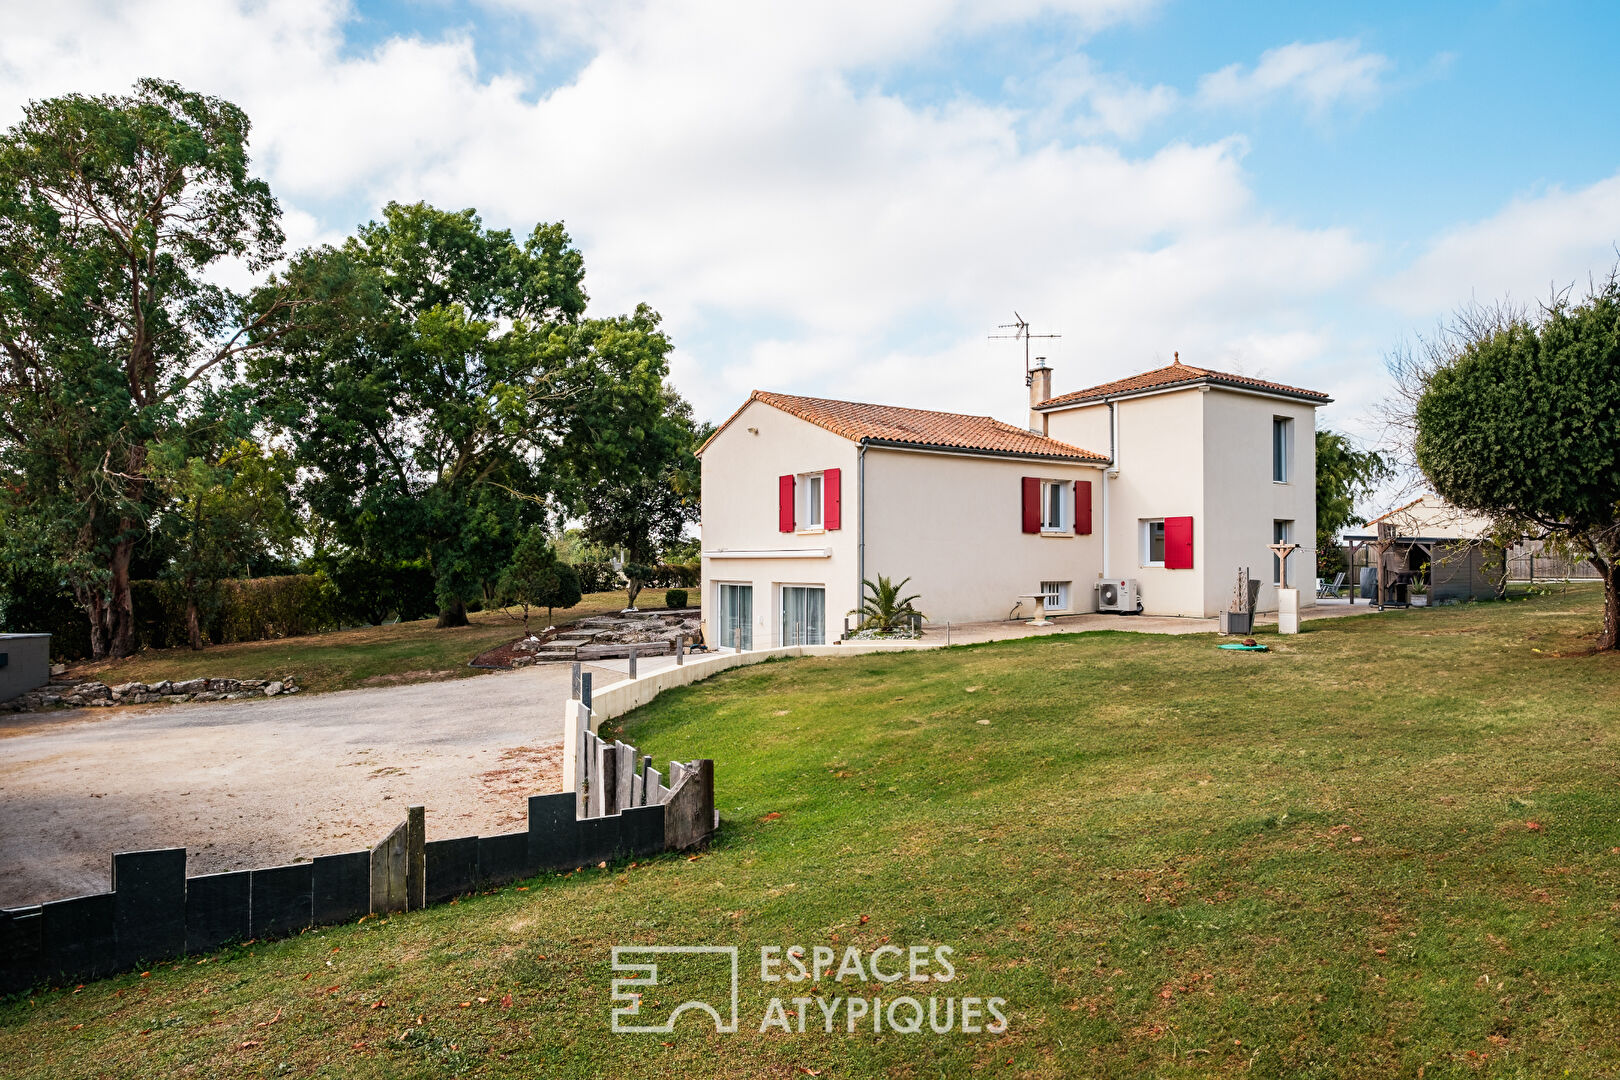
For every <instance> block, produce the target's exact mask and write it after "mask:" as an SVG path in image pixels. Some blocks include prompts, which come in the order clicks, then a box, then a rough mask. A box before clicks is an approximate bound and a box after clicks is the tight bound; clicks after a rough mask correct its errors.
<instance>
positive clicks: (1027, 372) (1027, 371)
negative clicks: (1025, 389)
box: [990, 311, 1063, 386]
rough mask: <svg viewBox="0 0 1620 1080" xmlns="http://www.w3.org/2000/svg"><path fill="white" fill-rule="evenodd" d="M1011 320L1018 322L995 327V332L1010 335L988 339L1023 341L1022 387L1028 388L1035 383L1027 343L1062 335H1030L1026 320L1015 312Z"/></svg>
mask: <svg viewBox="0 0 1620 1080" xmlns="http://www.w3.org/2000/svg"><path fill="white" fill-rule="evenodd" d="M1013 318H1014V319H1016V320H1018V321H1017V322H1010V323H1001V324H1000V325H998V326H997V327H996V329H997V330H1011V331H1012V333H1010V334H991V335H990V337H991V339H992V340H996V339H1011V340H1014V341H1017V340H1019V339H1022V340H1023V342H1024V385H1025V386H1029V385H1031V384H1032V383H1034V381H1035V371H1034V369H1033V368H1031V367H1030V365H1029V342H1030V339H1031V338H1060V337H1062V336H1063V335H1062V334H1032V333H1030V331H1029V322H1028V320H1026V319H1025V318H1024V317H1023V316H1022V315H1020V314H1018V312H1016V311H1015V312H1013ZM1039 359H1041V360H1045V359H1046V357H1044V356H1042V357H1039Z"/></svg>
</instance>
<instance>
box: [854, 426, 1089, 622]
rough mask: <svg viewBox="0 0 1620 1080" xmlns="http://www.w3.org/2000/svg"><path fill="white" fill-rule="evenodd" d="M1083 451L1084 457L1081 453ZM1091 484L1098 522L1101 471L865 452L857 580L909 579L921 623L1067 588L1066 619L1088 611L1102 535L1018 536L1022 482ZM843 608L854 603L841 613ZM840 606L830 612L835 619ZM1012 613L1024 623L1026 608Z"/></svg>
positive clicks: (1029, 611) (982, 612) (993, 613)
mask: <svg viewBox="0 0 1620 1080" xmlns="http://www.w3.org/2000/svg"><path fill="white" fill-rule="evenodd" d="M1088 449H1090V448H1089V447H1088ZM1026 476H1034V477H1039V478H1040V479H1043V480H1061V481H1065V482H1070V483H1072V482H1074V481H1077V480H1086V481H1090V482H1091V518H1092V523H1093V529H1094V530H1095V529H1096V528H1098V527H1100V525H1101V522H1102V470H1101V469H1098V468H1095V467H1091V466H1083V465H1075V464H1068V463H1063V464H1060V463H1058V462H1053V461H1042V460H1036V459H1009V458H993V457H984V456H979V455H971V454H960V455H958V454H935V453H919V452H914V451H907V450H893V449H887V448H879V447H873V448H870V449H868V450H867V452H866V521H867V525H866V577H867V579H868V580H870V581H876V580H877V578H878V575H880V574H882V575H885V576H887V577H890V578H892V579H894V580H895V581H899V580H900V579H901V578H905V577H909V578H911V583H910V584H909V585H907V586H906V590H905V591H906V593H908V594H910V593H916V594H918V599H917V608H918V610H920V611H921V612H922V613H923V614H924V615H927V616H928V618H929V620H930V622H931V623H933V624H936V625H942V624H944V623H945V622H946V621H950V622H978V621H984V620H989V619H1005V618H1006V617H1007V615H1008V613H1009V612H1011V611H1012V609H1013V605H1014V604H1016V603H1018V597H1019V596H1020V594H1023V593H1033V592H1036V591H1038V590H1039V589H1040V586H1041V582H1043V581H1068V582H1070V583H1071V584H1070V588H1069V607H1068V608H1067V610H1068V611H1071V612H1076V611H1095V610H1096V607H1097V596H1096V591H1095V590H1094V589H1093V585H1094V584H1095V582H1096V580H1097V574H1098V573H1099V571H1100V569H1101V566H1102V537H1101V534H1100V533H1098V532H1095V531H1094V532H1093V533H1092V534H1091V535H1089V536H1075V535H1073V533H1072V532H1071V533H1069V534H1062V535H1058V534H1043V533H1026V532H1024V531H1023V478H1024V477H1026ZM849 606H850V607H852V606H854V605H849ZM845 610H848V607H846V608H843V609H840V611H839V615H840V616H842V613H843V611H845ZM1020 614H1021V615H1022V616H1023V617H1025V618H1028V617H1031V616H1033V614H1034V602H1033V601H1031V600H1025V601H1023V607H1022V608H1021V609H1020Z"/></svg>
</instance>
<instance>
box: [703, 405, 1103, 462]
mask: <svg viewBox="0 0 1620 1080" xmlns="http://www.w3.org/2000/svg"><path fill="white" fill-rule="evenodd" d="M748 401H749V402H753V401H762V402H764V403H765V404H767V405H771V406H774V407H775V408H778V409H781V410H782V411H783V412H785V413H788V414H789V415H791V416H796V417H798V418H799V419H800V420H804V421H807V422H809V423H812V424H815V425H816V426H817V427H821V428H826V429H827V430H828V431H830V432H832V433H833V434H835V435H841V436H843V437H844V438H846V439H850V440H852V441H854V442H862V441H871V442H874V443H890V444H899V445H902V446H916V447H932V448H938V449H941V450H968V451H974V450H976V451H980V452H983V453H988V454H1010V455H1018V456H1025V457H1044V458H1067V459H1072V460H1075V461H1095V462H1106V461H1107V460H1108V456H1107V455H1106V454H1098V453H1094V452H1092V451H1090V450H1082V449H1081V448H1080V447H1078V446H1071V445H1069V444H1068V443H1064V442H1059V441H1058V440H1056V439H1050V438H1047V437H1046V436H1044V435H1037V434H1035V433H1033V432H1030V431H1026V430H1024V429H1023V428H1019V427H1014V426H1013V425H1011V424H1005V423H1002V422H1001V421H1000V420H997V419H994V418H993V417H989V416H967V415H964V414H962V413H948V412H933V411H932V410H929V409H906V408H901V407H900V406H898V405H868V404H865V403H863V402H859V401H834V400H831V399H828V398H812V397H797V396H795V395H792V394H773V393H771V392H770V391H768V390H755V391H754V392H753V394H752V395H751V396H750V397H749V399H748ZM747 406H748V403H747V402H745V403H744V404H743V408H747ZM741 412H742V409H738V410H737V412H736V413H733V414H732V415H731V418H730V419H728V420H727V421H726V422H725V423H724V424H721V425H720V427H719V428H717V429H716V430H715V435H718V434H719V433H720V432H721V431H723V430H724V429H725V428H726V427H727V426H728V425H729V424H730V423H731V421H732V420H735V419H736V418H737V415H738V414H739V413H741ZM713 439H714V435H711V436H709V440H710V441H713ZM707 446H708V443H707V442H705V443H704V447H707ZM698 452H699V453H702V449H701V448H700V449H699V451H698Z"/></svg>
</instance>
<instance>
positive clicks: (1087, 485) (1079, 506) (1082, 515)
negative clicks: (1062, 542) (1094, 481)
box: [1074, 480, 1091, 536]
mask: <svg viewBox="0 0 1620 1080" xmlns="http://www.w3.org/2000/svg"><path fill="white" fill-rule="evenodd" d="M1074 535H1076V536H1090V535H1091V481H1090V480H1076V481H1075V482H1074Z"/></svg>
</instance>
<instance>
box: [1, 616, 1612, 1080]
mask: <svg viewBox="0 0 1620 1080" xmlns="http://www.w3.org/2000/svg"><path fill="white" fill-rule="evenodd" d="M1597 610H1598V597H1597V594H1596V592H1595V591H1593V590H1590V589H1571V590H1570V591H1569V592H1568V593H1567V594H1563V593H1555V594H1551V595H1538V596H1535V597H1533V598H1529V599H1517V600H1513V601H1511V602H1508V603H1494V604H1477V605H1468V606H1463V607H1455V608H1448V609H1438V610H1432V611H1412V612H1405V613H1392V614H1388V615H1384V616H1377V617H1362V618H1347V619H1341V620H1333V621H1326V622H1313V623H1310V624H1308V625H1307V633H1305V634H1302V635H1300V636H1298V637H1295V638H1289V639H1280V638H1278V637H1276V636H1275V635H1270V634H1268V635H1264V636H1263V637H1262V640H1264V641H1266V642H1268V643H1270V644H1271V645H1272V646H1273V648H1274V651H1272V652H1270V653H1267V654H1241V653H1227V652H1220V651H1217V650H1216V649H1215V648H1214V647H1213V646H1214V644H1215V641H1214V639H1212V638H1211V637H1207V636H1188V637H1154V636H1144V635H1133V634H1119V633H1096V634H1079V635H1066V636H1058V637H1049V638H1043V639H1040V640H1030V641H1022V642H1011V643H1002V644H996V645H985V646H972V647H967V648H957V649H952V650H948V651H941V652H929V653H919V654H909V655H893V654H888V655H877V656H863V657H850V658H839V659H826V660H794V661H787V662H773V663H768V664H764V665H760V666H757V667H753V668H748V669H741V670H738V671H735V672H731V673H728V674H726V675H723V676H720V677H717V678H715V679H712V680H710V681H708V682H706V683H703V684H700V685H697V686H693V687H690V688H686V689H684V690H679V691H674V692H671V693H669V694H666V695H665V696H664V697H662V698H661V699H660V700H659V701H658V702H656V703H654V704H653V705H651V706H649V707H647V708H645V709H642V710H640V711H638V712H636V713H632V714H630V715H629V716H627V717H625V718H623V722H622V724H619V725H615V726H616V728H617V729H618V730H619V732H620V733H621V734H622V735H623V737H625V738H626V739H627V740H629V741H634V742H636V743H637V744H639V745H640V746H642V747H643V749H645V750H646V751H647V752H649V753H654V754H656V755H658V756H659V757H660V758H667V757H671V756H679V757H681V758H690V757H694V756H705V757H713V758H714V759H715V763H716V765H715V771H716V779H717V786H718V790H719V797H720V805H721V810H722V813H723V814H724V815H725V819H726V823H725V826H724V828H723V830H722V832H721V835H720V837H719V839H718V841H717V843H716V844H715V846H714V847H713V848H712V849H711V850H710V851H709V852H707V853H706V854H704V855H703V856H702V857H700V858H697V859H689V858H687V857H684V856H678V855H671V856H664V857H660V858H656V859H653V860H650V861H647V862H645V863H643V864H641V865H636V866H631V865H625V864H620V865H617V866H611V867H608V868H605V869H590V870H585V871H581V872H578V873H576V874H572V875H566V876H555V875H554V876H547V877H543V878H539V879H536V880H533V881H530V882H524V883H521V884H520V885H519V886H513V887H508V888H505V889H501V890H498V891H496V892H494V893H492V894H489V895H484V896H479V897H473V898H469V899H464V900H463V901H461V902H460V903H457V904H454V905H449V906H444V907H439V908H434V909H429V910H428V911H424V912H418V913H413V914H411V915H407V916H396V917H393V918H390V919H386V920H375V919H367V920H364V921H363V922H361V923H359V924H357V925H351V926H345V927H338V928H329V929H326V930H323V931H320V932H312V933H309V934H306V935H304V936H302V937H299V938H296V939H293V940H290V941H285V942H279V943H255V944H251V945H248V946H244V947H239V948H235V949H231V950H227V951H225V952H222V953H219V954H216V955H213V956H210V957H207V958H191V959H188V960H184V961H180V962H177V963H174V964H170V965H162V966H158V967H155V968H154V969H153V970H151V972H150V973H149V974H148V975H146V976H138V975H130V976H126V977H121V978H116V979H111V980H107V981H104V982H99V983H95V984H92V985H89V986H86V987H84V988H82V989H74V988H66V989H63V990H52V991H42V992H38V993H36V994H32V995H26V996H23V997H20V998H14V999H12V1000H11V1001H10V1002H8V1003H6V1004H4V1005H3V1006H0V1072H3V1073H4V1074H5V1075H7V1076H10V1077H57V1076H62V1075H69V1074H71V1075H118V1076H135V1075H142V1076H148V1075H150V1076H156V1075H162V1076H187V1075H197V1076H203V1075H209V1076H212V1075H251V1076H274V1075H283V1074H285V1075H295V1076H357V1077H413V1076H422V1077H427V1076H445V1075H474V1076H492V1077H526V1078H527V1077H535V1076H542V1075H544V1076H614V1077H620V1076H623V1077H630V1076H664V1075H669V1076H694V1077H709V1076H713V1077H738V1076H770V1077H790V1076H795V1075H800V1076H802V1075H811V1076H821V1077H877V1076H883V1077H895V1076H898V1077H934V1076H967V1075H979V1074H984V1075H991V1076H1018V1077H1023V1076H1040V1077H1057V1076H1073V1075H1086V1076H1118V1077H1135V1076H1144V1075H1153V1076H1166V1077H1179V1076H1189V1077H1191V1076H1211V1075H1227V1074H1231V1075H1244V1076H1257V1077H1297V1076H1373V1075H1376V1076H1408V1077H1415V1076H1423V1077H1427V1078H1432V1077H1441V1076H1469V1077H1473V1076H1515V1077H1517V1076H1547V1075H1575V1076H1594V1075H1613V1074H1614V1073H1615V1072H1616V1071H1620V945H1617V940H1616V939H1617V923H1616V912H1617V910H1620V903H1617V901H1616V897H1617V895H1620V755H1617V754H1616V752H1615V750H1616V742H1617V740H1620V658H1616V657H1614V656H1612V655H1611V656H1592V655H1586V654H1584V652H1583V650H1584V649H1586V648H1588V647H1589V645H1590V640H1591V631H1592V630H1594V629H1595V626H1596V621H1595V620H1596V614H1597ZM621 944H623V945H633V944H662V945H676V944H717V945H737V946H740V947H741V949H742V957H743V963H742V982H741V1016H742V1024H741V1030H740V1031H739V1032H738V1033H737V1034H731V1035H718V1034H716V1033H715V1032H714V1031H713V1030H712V1025H711V1026H710V1030H708V1031H706V1032H705V1031H704V1030H703V1026H702V1024H701V1023H699V1020H700V1019H701V1018H698V1017H694V1016H693V1015H691V1014H688V1015H687V1017H686V1018H685V1019H683V1020H682V1021H681V1024H680V1025H679V1027H678V1029H677V1031H676V1033H674V1034H672V1035H613V1034H610V1033H609V1010H610V1007H611V1003H610V999H609V983H610V980H611V979H612V978H613V973H612V971H611V969H610V960H609V957H610V952H609V950H610V948H611V947H612V946H614V945H621ZM778 944H779V945H792V944H801V945H804V946H806V947H813V946H817V945H826V946H831V947H833V948H835V949H838V950H843V949H845V948H846V947H848V946H851V945H853V946H857V947H859V948H862V949H864V950H867V951H868V952H870V950H872V949H875V948H877V947H878V946H880V945H883V944H894V945H898V946H901V947H907V946H910V945H914V944H915V945H924V946H928V947H930V948H932V947H933V946H936V945H947V946H950V947H951V948H952V949H954V950H955V958H954V964H955V968H956V978H955V980H954V981H952V982H949V983H936V984H931V985H929V986H925V987H922V988H921V989H920V990H916V989H913V990H912V991H911V992H912V993H913V994H933V995H936V996H954V997H958V998H961V997H968V996H978V997H992V996H994V997H1000V998H1004V999H1005V1000H1006V1005H1005V1006H1004V1011H1005V1012H1006V1014H1007V1016H1008V1019H1009V1021H1010V1026H1009V1027H1008V1029H1007V1030H1006V1031H1005V1032H1004V1033H1001V1034H989V1033H981V1034H963V1033H960V1032H957V1033H954V1034H950V1035H939V1036H934V1035H927V1034H924V1035H903V1034H898V1033H892V1032H889V1031H887V1030H885V1031H884V1032H883V1033H882V1034H873V1033H872V1031H871V1029H870V1027H869V1026H867V1024H866V1023H863V1025H862V1026H861V1027H860V1028H858V1029H857V1032H856V1033H855V1034H847V1033H846V1032H845V1030H844V1026H843V1022H842V1017H841V1016H840V1024H839V1027H838V1028H837V1033H836V1034H831V1035H829V1034H826V1033H825V1032H824V1031H819V1030H818V1029H819V1027H820V1019H819V1017H820V1012H819V1007H818V1006H817V1005H813V1004H809V1003H806V1005H807V1009H808V1011H809V1012H810V1014H811V1017H812V1022H813V1023H814V1024H815V1026H814V1027H812V1028H809V1029H808V1032H809V1033H806V1034H798V1033H796V1032H795V1033H792V1034H786V1033H783V1032H781V1031H780V1030H777V1029H773V1030H771V1031H768V1032H765V1033H761V1032H760V1031H759V1026H760V1021H761V1018H762V1017H763V1016H764V1015H765V1009H766V1003H767V1001H768V999H769V998H770V997H771V996H773V995H777V996H781V997H783V998H791V997H793V996H795V995H798V996H801V997H802V996H806V995H807V991H806V990H805V988H804V987H803V986H797V987H796V986H792V985H790V984H786V983H776V984H766V983H761V982H760V980H759V978H758V974H759V972H758V960H757V958H758V949H759V947H760V946H764V945H778ZM840 955H841V953H840ZM901 985H905V984H901ZM687 987H696V988H698V989H702V990H705V991H707V992H711V993H712V992H714V991H717V990H721V988H722V983H721V982H720V981H719V980H717V979H716V978H715V977H714V976H712V975H706V974H699V975H695V976H689V977H688V978H687V979H686V981H685V982H684V983H683V984H682V985H681V986H679V987H671V988H669V990H670V992H671V994H673V993H674V992H675V991H676V990H678V989H685V988H687ZM902 992H904V991H901V990H899V989H896V988H894V987H890V986H886V985H879V984H875V983H858V982H853V981H851V980H845V981H843V982H840V983H831V982H823V983H822V984H821V986H820V988H819V996H821V997H824V998H832V997H838V996H845V997H848V996H865V997H871V996H884V997H889V996H891V995H894V994H898V993H902ZM683 996H684V995H683ZM673 1000H679V999H678V998H674V999H673ZM660 1001H662V1005H663V1008H665V1009H666V1010H667V1008H668V1007H669V1004H670V1001H669V1000H664V999H660ZM793 1007H794V1006H793V1004H792V1003H791V1002H790V1003H789V1004H788V1008H793ZM648 1011H649V1012H656V1011H657V1010H656V1008H653V1007H652V1006H651V1005H649V1010H648ZM925 1030H926V1029H925Z"/></svg>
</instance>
